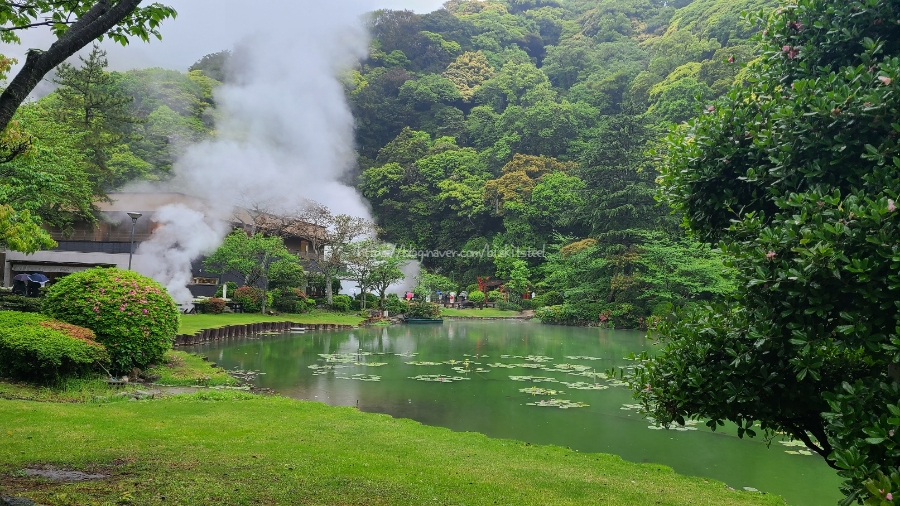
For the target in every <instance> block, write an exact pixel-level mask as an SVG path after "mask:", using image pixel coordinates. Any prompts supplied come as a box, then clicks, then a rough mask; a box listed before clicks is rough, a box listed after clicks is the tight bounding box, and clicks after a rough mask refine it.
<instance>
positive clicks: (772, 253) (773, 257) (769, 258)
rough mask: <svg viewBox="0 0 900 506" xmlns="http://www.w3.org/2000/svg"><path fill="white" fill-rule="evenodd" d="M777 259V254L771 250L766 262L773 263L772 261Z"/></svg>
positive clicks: (767, 254)
mask: <svg viewBox="0 0 900 506" xmlns="http://www.w3.org/2000/svg"><path fill="white" fill-rule="evenodd" d="M775 257H776V255H775V252H774V251H772V250H769V252H768V253H766V260H768V261H770V262H771V261H772V260H775Z"/></svg>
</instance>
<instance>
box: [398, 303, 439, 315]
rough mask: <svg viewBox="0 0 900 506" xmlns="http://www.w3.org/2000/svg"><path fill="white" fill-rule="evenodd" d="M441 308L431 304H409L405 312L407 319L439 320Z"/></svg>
mask: <svg viewBox="0 0 900 506" xmlns="http://www.w3.org/2000/svg"><path fill="white" fill-rule="evenodd" d="M440 316H441V307H440V306H438V305H437V304H433V303H431V302H411V303H410V304H409V308H408V309H407V310H406V317H407V318H440Z"/></svg>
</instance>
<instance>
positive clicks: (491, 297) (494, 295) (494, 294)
mask: <svg viewBox="0 0 900 506" xmlns="http://www.w3.org/2000/svg"><path fill="white" fill-rule="evenodd" d="M502 298H503V294H502V293H500V290H491V291H489V292H488V293H487V301H488V302H497V301H498V300H500V299H502Z"/></svg>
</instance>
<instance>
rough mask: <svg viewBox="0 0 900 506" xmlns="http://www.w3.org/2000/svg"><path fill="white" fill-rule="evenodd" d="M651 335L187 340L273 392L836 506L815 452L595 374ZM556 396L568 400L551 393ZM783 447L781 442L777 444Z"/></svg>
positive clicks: (467, 331) (405, 328)
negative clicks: (658, 406)
mask: <svg viewBox="0 0 900 506" xmlns="http://www.w3.org/2000/svg"><path fill="white" fill-rule="evenodd" d="M648 346H649V344H648V342H647V339H646V338H645V333H643V332H637V331H622V330H608V329H598V328H580V327H557V326H547V325H541V324H538V323H529V322H520V321H486V322H477V321H448V322H445V323H444V324H443V325H396V326H391V327H370V328H360V329H354V330H351V331H339V332H309V333H304V334H280V335H271V336H261V337H259V338H254V339H244V340H232V341H227V342H219V343H211V344H206V345H200V346H194V347H189V348H186V350H187V351H195V352H198V353H202V354H205V355H208V356H209V357H210V359H211V360H212V361H214V362H217V363H218V364H219V365H221V366H222V367H225V368H228V369H230V368H235V367H237V368H240V369H245V370H259V371H261V372H263V373H265V374H264V375H260V376H259V377H258V378H257V380H256V383H257V384H258V385H259V386H261V387H267V388H272V389H274V390H275V391H277V392H279V393H280V394H282V395H286V396H290V397H294V398H297V399H308V400H315V401H321V402H325V403H328V404H332V405H343V406H358V407H359V409H360V410H363V411H370V412H376V413H386V414H389V415H392V416H395V417H402V418H411V419H413V420H417V421H419V422H422V423H425V424H428V425H435V426H441V427H447V428H450V429H453V430H456V431H474V432H480V433H482V434H486V435H488V436H490V437H497V438H510V439H517V440H521V441H527V442H530V443H535V444H555V445H559V446H567V447H569V448H572V449H574V450H578V451H581V452H604V453H612V454H616V455H620V456H621V457H622V458H624V459H626V460H631V461H634V462H654V463H660V464H665V465H668V466H671V467H673V468H674V469H675V470H676V471H677V472H679V473H682V474H689V475H696V476H704V477H709V478H713V479H716V480H720V481H723V482H725V483H727V484H728V485H729V486H732V487H735V488H744V487H752V488H755V489H758V490H761V491H765V492H769V493H773V494H779V495H782V496H783V497H784V498H785V499H786V500H787V501H788V503H789V504H793V505H799V506H805V505H809V506H813V505H815V506H819V505H823V504H825V505H827V504H836V503H837V501H838V499H840V494H839V493H838V491H837V487H838V484H839V483H840V480H839V478H838V477H837V476H836V475H835V473H834V472H833V471H831V470H830V469H829V468H828V467H827V466H826V465H825V464H824V462H823V461H822V460H821V459H820V458H818V457H816V456H807V455H802V454H797V452H796V450H799V449H800V448H796V447H791V446H786V445H783V444H782V443H780V442H778V441H776V442H773V443H772V446H771V448H766V445H765V444H764V443H763V442H761V441H760V440H758V439H755V440H748V439H743V440H741V439H738V438H737V437H736V435H735V431H734V430H733V428H732V427H725V428H724V430H723V429H720V430H719V431H717V432H715V433H713V432H710V431H709V430H707V429H706V428H705V427H704V426H703V424H702V423H700V424H698V425H697V426H696V427H693V426H689V427H686V428H684V429H682V430H654V429H651V428H650V427H649V425H650V424H649V423H648V422H647V421H646V420H645V419H644V418H643V417H641V416H640V415H639V414H638V413H636V412H635V411H634V410H633V409H632V403H633V402H634V401H633V400H632V398H631V395H630V392H629V391H628V389H627V388H626V387H623V386H620V385H618V384H617V382H616V381H612V380H609V379H606V378H605V376H603V375H602V372H603V371H605V370H607V369H610V368H619V367H629V366H630V365H631V362H630V361H628V360H626V359H625V358H624V357H625V356H627V355H628V354H630V353H632V352H640V351H641V350H643V349H646V348H647V347H648ZM562 401H568V403H566V402H562ZM789 451H791V452H793V453H787V452H789Z"/></svg>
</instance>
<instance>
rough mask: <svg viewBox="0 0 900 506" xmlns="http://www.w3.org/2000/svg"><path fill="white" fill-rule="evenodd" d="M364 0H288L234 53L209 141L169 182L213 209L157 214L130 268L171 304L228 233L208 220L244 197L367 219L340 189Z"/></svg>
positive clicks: (357, 201)
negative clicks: (344, 78) (163, 291)
mask: <svg viewBox="0 0 900 506" xmlns="http://www.w3.org/2000/svg"><path fill="white" fill-rule="evenodd" d="M365 3H367V2H357V1H350V0H343V1H341V0H331V1H328V2H306V1H304V2H294V3H293V4H292V5H291V6H290V7H288V8H287V9H285V10H284V11H282V12H273V13H272V17H271V18H270V19H269V22H268V24H267V25H266V26H264V27H260V31H259V32H258V33H256V34H254V35H252V36H249V37H247V38H245V39H244V40H243V41H242V42H240V43H239V44H238V45H237V46H236V48H235V53H234V57H233V58H232V61H233V62H234V65H233V68H232V69H231V71H232V76H233V79H232V80H231V82H230V83H229V84H227V85H223V86H222V87H220V88H219V89H218V90H217V91H216V103H217V107H218V110H219V112H220V118H221V119H220V120H219V121H218V123H217V125H216V134H217V136H216V138H215V139H214V140H210V141H205V142H202V143H200V144H197V145H194V146H191V147H189V148H188V149H187V150H186V152H185V154H184V156H183V157H182V158H181V159H180V160H179V161H178V162H177V163H176V164H175V168H174V171H175V174H176V177H175V178H174V181H173V184H171V189H173V190H175V191H180V192H183V193H187V194H189V195H192V196H196V197H201V198H203V199H206V201H207V205H210V206H211V207H212V210H211V211H212V212H208V211H204V214H205V216H206V217H205V218H203V217H202V216H201V218H202V219H198V216H197V214H199V213H198V212H197V211H194V210H191V209H188V208H186V207H184V206H167V207H165V208H163V209H160V210H159V211H158V212H157V213H156V214H155V216H154V217H153V220H154V221H156V222H158V223H161V224H163V226H162V227H160V229H158V230H157V231H156V232H154V235H153V237H152V238H151V240H149V241H147V242H144V243H142V244H141V246H140V248H138V251H137V255H136V258H137V257H140V262H139V263H138V262H136V263H137V265H139V267H138V269H139V271H140V272H142V273H144V274H147V275H150V276H153V277H154V279H156V280H157V281H159V282H161V283H162V284H163V285H165V286H166V287H167V288H168V289H169V292H170V293H171V294H172V295H173V297H175V299H176V300H177V301H178V302H180V303H185V304H190V301H191V299H190V294H189V292H188V291H187V289H186V288H185V284H186V283H187V282H189V281H190V277H191V261H192V260H194V259H196V258H198V257H200V256H201V255H204V254H208V253H209V252H211V251H214V250H215V249H216V248H217V247H218V246H219V244H221V241H222V238H223V237H224V236H225V234H226V233H227V232H228V227H227V226H225V225H224V224H223V223H222V222H219V221H216V220H215V219H211V218H215V217H222V216H230V214H231V211H232V209H233V208H234V206H235V205H238V204H239V203H241V202H242V201H246V200H247V198H249V199H252V200H253V201H255V202H265V203H266V204H267V206H268V207H269V209H270V210H272V211H276V212H277V210H278V209H279V208H281V209H293V208H296V207H297V206H298V204H299V203H300V202H301V201H303V200H304V199H310V200H315V201H317V202H320V203H322V204H325V205H326V206H328V207H329V208H330V209H331V210H332V211H334V212H335V213H336V214H340V213H346V214H351V215H355V216H361V217H367V218H368V217H369V211H368V206H367V204H366V203H365V201H364V200H363V199H362V197H361V196H360V195H359V194H358V193H357V192H356V190H355V189H354V188H352V187H350V186H347V185H345V184H343V183H341V180H342V178H343V177H344V176H345V174H346V173H347V171H348V170H349V169H351V168H352V167H353V164H354V163H355V154H354V150H353V147H354V136H353V116H352V114H351V112H350V109H349V106H348V104H347V102H346V99H345V96H344V90H343V86H342V84H341V82H340V80H339V75H340V74H341V73H342V72H344V71H346V70H347V69H349V68H350V67H351V66H352V65H353V64H354V63H355V62H356V61H357V60H358V59H359V58H360V57H362V56H364V55H365V54H366V48H367V42H368V39H367V37H368V36H367V34H366V32H365V30H364V29H363V27H362V20H361V17H360V14H361V13H362V12H363V9H364V8H365V7H366V6H365V5H361V4H365ZM169 250H174V252H173V253H167V251H169Z"/></svg>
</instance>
